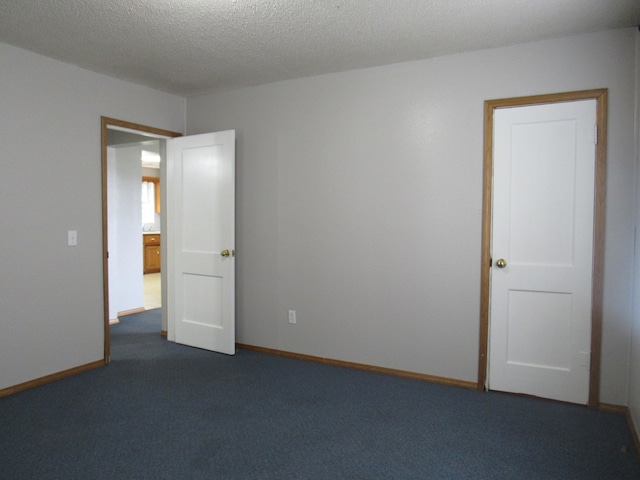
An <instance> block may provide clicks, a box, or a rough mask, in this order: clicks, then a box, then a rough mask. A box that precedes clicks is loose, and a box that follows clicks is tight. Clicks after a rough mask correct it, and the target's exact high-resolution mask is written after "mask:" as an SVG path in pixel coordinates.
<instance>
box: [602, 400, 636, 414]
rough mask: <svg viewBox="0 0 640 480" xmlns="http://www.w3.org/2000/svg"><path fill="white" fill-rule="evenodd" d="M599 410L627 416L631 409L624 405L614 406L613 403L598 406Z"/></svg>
mask: <svg viewBox="0 0 640 480" xmlns="http://www.w3.org/2000/svg"><path fill="white" fill-rule="evenodd" d="M598 410H601V411H603V412H609V413H617V414H618V415H626V414H627V412H628V411H629V409H628V408H627V407H625V406H624V405H614V404H611V403H602V402H600V403H599V404H598Z"/></svg>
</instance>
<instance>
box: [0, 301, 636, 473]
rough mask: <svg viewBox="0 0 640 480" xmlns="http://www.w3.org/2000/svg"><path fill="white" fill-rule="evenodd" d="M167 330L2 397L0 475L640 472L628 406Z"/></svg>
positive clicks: (138, 331)
mask: <svg viewBox="0 0 640 480" xmlns="http://www.w3.org/2000/svg"><path fill="white" fill-rule="evenodd" d="M159 331H160V315H159V310H156V311H149V312H145V313H141V314H137V315H131V316H128V317H125V318H124V319H123V321H122V323H121V324H119V325H115V326H113V327H112V363H111V365H109V366H107V367H103V368H99V369H96V370H92V371H90V372H86V373H82V374H80V375H76V376H74V377H71V378H67V379H64V380H61V381H58V382H54V383H51V384H48V385H45V386H42V387H38V388H35V389H32V390H29V391H26V392H22V393H19V394H16V395H12V396H10V397H6V398H2V399H0V422H1V423H0V425H1V427H0V478H1V479H68V480H72V479H278V480H286V479H323V480H326V479H524V480H526V479H545V480H550V479H562V480H567V479H594V480H595V479H598V480H604V479H616V480H623V479H635V480H637V479H640V462H639V460H638V456H637V455H636V452H635V449H634V446H633V440H632V438H631V435H630V432H629V429H628V426H627V424H626V420H625V418H624V417H623V416H620V415H616V414H611V413H605V412H598V411H593V410H589V409H587V408H585V407H580V406H572V405H566V404H561V403H555V402H549V401H544V400H537V399H531V398H522V397H517V396H512V395H506V394H498V393H482V392H476V391H472V390H466V389H461V388H455V387H447V386H442V385H435V384H430V383H426V382H420V381H415V380H408V379H403V378H396V377H392V376H385V375H380V374H375V373H369V372H361V371H356V370H350V369H346V368H338V367H334V366H329V365H323V364H316V363H309V362H303V361H297V360H292V359H287V358H282V357H277V356H270V355H264V354H260V353H255V352H250V351H244V350H240V351H239V352H238V354H237V355H235V356H233V357H229V356H225V355H220V354H215V353H210V352H205V351H202V350H198V349H194V348H189V347H185V346H181V345H176V344H173V343H171V342H167V341H166V340H165V339H163V338H162V337H160V335H159ZM624 447H627V448H624ZM625 450H628V451H625Z"/></svg>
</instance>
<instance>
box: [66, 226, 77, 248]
mask: <svg viewBox="0 0 640 480" xmlns="http://www.w3.org/2000/svg"><path fill="white" fill-rule="evenodd" d="M67 245H68V246H70V247H75V246H76V245H78V231H77V230H69V231H68V232H67Z"/></svg>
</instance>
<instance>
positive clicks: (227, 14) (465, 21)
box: [0, 0, 640, 96]
mask: <svg viewBox="0 0 640 480" xmlns="http://www.w3.org/2000/svg"><path fill="white" fill-rule="evenodd" d="M638 24H640V0H482V1H481V0H386V1H385V0H108V1H107V0H0V42H4V43H8V44H12V45H15V46H18V47H21V48H25V49H28V50H32V51H34V52H37V53H40V54H43V55H46V56H49V57H52V58H55V59H58V60H61V61H63V62H67V63H72V64H75V65H79V66H81V67H84V68H87V69H89V70H94V71H96V72H100V73H104V74H106V75H110V76H114V77H117V78H122V79H126V80H130V81H133V82H136V83H140V84H144V85H148V86H150V87H153V88H157V89H160V90H164V91H168V92H172V93H176V94H180V95H187V96H189V95H196V94H199V93H208V92H215V91H221V90H230V89H234V88H239V87H244V86H253V85H260V84H265V83H270V82H274V81H278V80H284V79H290V78H297V77H305V76H311V75H318V74H323V73H332V72H338V71H344V70H351V69H356V68H363V67H371V66H377V65H385V64H390V63H397V62H403V61H408V60H417V59H423V58H428V57H434V56H439V55H446V54H451V53H458V52H463V51H469V50H477V49H482V48H488V47H498V46H505V45H512V44H516V43H523V42H528V41H532V40H540V39H545V38H551V37H560V36H566V35H575V34H580V33H587V32H594V31H598V30H605V29H610V28H621V27H630V26H635V25H638ZM3 68H6V67H3Z"/></svg>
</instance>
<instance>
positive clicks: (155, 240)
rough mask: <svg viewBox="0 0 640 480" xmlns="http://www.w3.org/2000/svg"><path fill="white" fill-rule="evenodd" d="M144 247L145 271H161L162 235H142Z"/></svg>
mask: <svg viewBox="0 0 640 480" xmlns="http://www.w3.org/2000/svg"><path fill="white" fill-rule="evenodd" d="M142 248H143V252H144V273H157V272H159V271H160V235H159V234H157V233H148V234H145V235H143V236H142Z"/></svg>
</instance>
